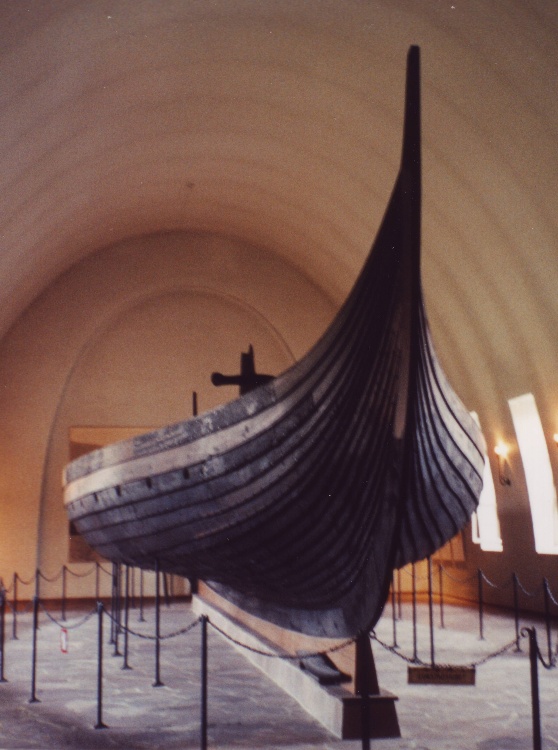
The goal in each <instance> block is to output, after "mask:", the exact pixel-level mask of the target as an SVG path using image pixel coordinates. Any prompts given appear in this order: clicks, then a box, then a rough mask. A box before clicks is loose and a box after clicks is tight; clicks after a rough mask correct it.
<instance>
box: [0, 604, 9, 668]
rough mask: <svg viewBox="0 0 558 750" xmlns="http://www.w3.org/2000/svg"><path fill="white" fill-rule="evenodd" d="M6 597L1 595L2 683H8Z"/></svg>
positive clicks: (0, 664)
mask: <svg viewBox="0 0 558 750" xmlns="http://www.w3.org/2000/svg"><path fill="white" fill-rule="evenodd" d="M5 618H6V595H5V594H4V592H3V591H2V592H1V593H0V682H8V680H7V679H6V678H5V677H4V653H5V652H4V644H5V640H6V630H5V623H6V619H5Z"/></svg>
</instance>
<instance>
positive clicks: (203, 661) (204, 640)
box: [200, 615, 207, 750]
mask: <svg viewBox="0 0 558 750" xmlns="http://www.w3.org/2000/svg"><path fill="white" fill-rule="evenodd" d="M200 622H201V727H200V734H201V742H200V747H201V750H207V616H206V615H202V616H201V618H200Z"/></svg>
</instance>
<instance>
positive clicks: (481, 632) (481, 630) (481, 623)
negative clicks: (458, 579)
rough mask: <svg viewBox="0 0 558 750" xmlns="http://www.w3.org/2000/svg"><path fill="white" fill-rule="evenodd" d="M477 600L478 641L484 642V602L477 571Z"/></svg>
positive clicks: (480, 572) (480, 580) (480, 577)
mask: <svg viewBox="0 0 558 750" xmlns="http://www.w3.org/2000/svg"><path fill="white" fill-rule="evenodd" d="M477 582H478V598H479V639H480V640H481V641H484V601H483V591H482V570H481V569H480V568H479V569H478V570H477Z"/></svg>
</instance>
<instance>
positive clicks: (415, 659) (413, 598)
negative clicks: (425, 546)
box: [411, 563, 418, 662]
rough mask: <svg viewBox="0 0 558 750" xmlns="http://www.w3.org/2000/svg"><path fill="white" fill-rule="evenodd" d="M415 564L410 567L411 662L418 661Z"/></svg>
mask: <svg viewBox="0 0 558 750" xmlns="http://www.w3.org/2000/svg"><path fill="white" fill-rule="evenodd" d="M416 572H417V571H416V566H415V563H413V564H412V566H411V576H412V602H413V661H415V662H416V661H418V648H417V575H416Z"/></svg>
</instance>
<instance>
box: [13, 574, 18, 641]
mask: <svg viewBox="0 0 558 750" xmlns="http://www.w3.org/2000/svg"><path fill="white" fill-rule="evenodd" d="M13 587H14V598H13V602H12V639H13V640H14V641H17V640H18V638H17V573H14V580H13Z"/></svg>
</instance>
